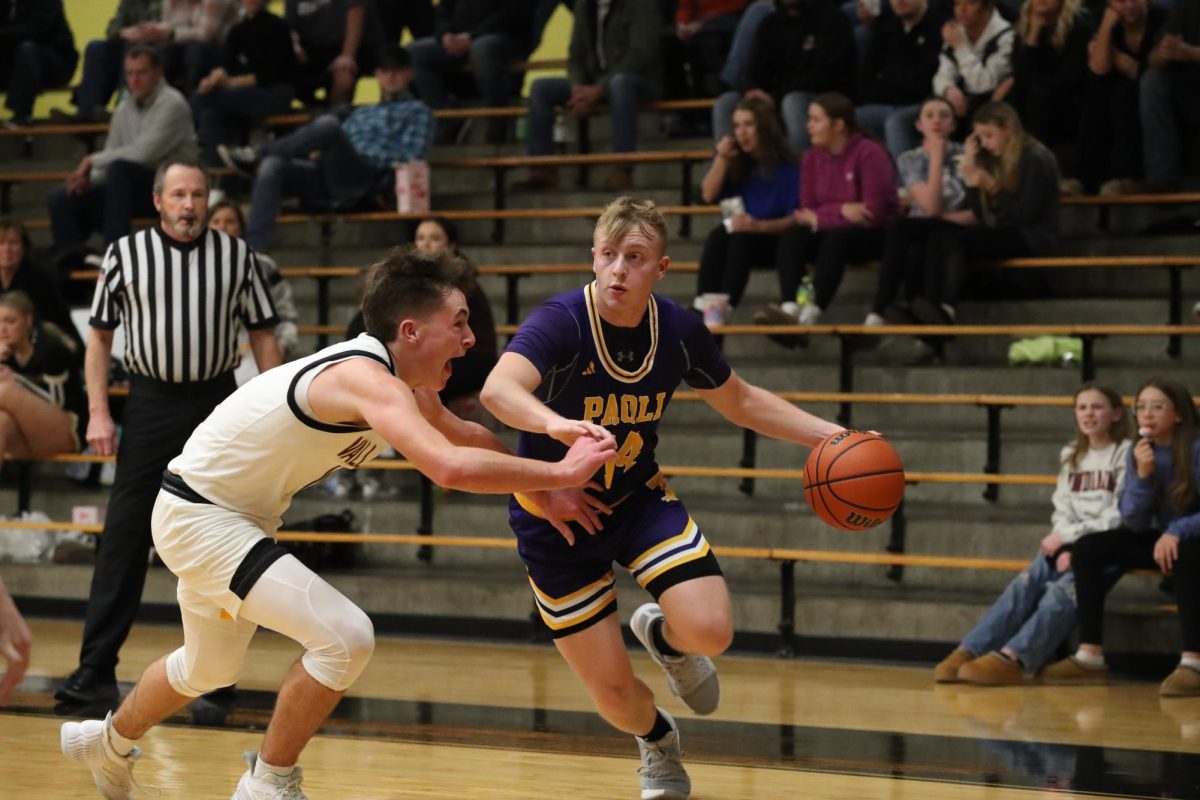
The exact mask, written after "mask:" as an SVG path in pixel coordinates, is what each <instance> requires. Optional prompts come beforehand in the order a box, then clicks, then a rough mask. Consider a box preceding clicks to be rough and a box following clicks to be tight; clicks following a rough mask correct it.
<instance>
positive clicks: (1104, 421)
mask: <svg viewBox="0 0 1200 800" xmlns="http://www.w3.org/2000/svg"><path fill="white" fill-rule="evenodd" d="M1132 435H1133V431H1132V427H1131V425H1130V423H1129V415H1128V414H1126V413H1125V403H1124V401H1123V400H1122V399H1121V395H1120V394H1119V393H1118V392H1116V391H1114V390H1112V389H1110V388H1108V387H1107V386H1097V385H1095V384H1092V383H1086V384H1084V385H1083V386H1082V387H1080V388H1079V389H1078V390H1076V392H1075V441H1074V442H1072V443H1071V444H1069V445H1067V446H1066V447H1064V448H1063V449H1062V452H1061V453H1060V454H1059V459H1058V461H1059V470H1058V483H1057V486H1056V487H1055V490H1054V498H1053V503H1054V513H1053V514H1051V516H1050V526H1051V527H1050V532H1049V533H1047V534H1046V535H1045V536H1044V537H1043V538H1042V541H1041V544H1040V545H1039V552H1038V554H1037V555H1036V556H1034V559H1033V563H1032V564H1030V565H1029V566H1028V567H1027V568H1026V569H1025V570H1024V571H1023V572H1022V573H1021V574H1020V575H1017V576H1016V577H1015V578H1013V579H1012V581H1011V582H1009V584H1008V587H1007V588H1005V590H1004V593H1003V594H1001V595H1000V597H999V599H997V600H996V602H995V603H993V604H992V606H991V607H990V608H989V609H988V610H987V611H986V612H984V615H983V616H982V617H981V618H980V619H979V621H978V622H977V623H975V627H973V628H972V629H971V631H970V633H968V634H967V635H966V637H965V638H963V640H962V643H961V644H959V646H958V647H956V648H955V649H954V652H952V653H951V654H950V655H949V656H947V657H946V658H944V659H943V660H942V662H941V663H940V664H938V665H937V667H936V668H935V669H934V671H933V678H934V680H935V681H937V682H938V683H955V682H958V681H962V682H964V683H972V684H975V685H977V686H1019V685H1020V684H1022V683H1024V679H1025V676H1024V673H1025V671H1026V670H1028V671H1030V672H1037V671H1038V670H1039V669H1041V667H1042V665H1043V664H1046V663H1048V662H1049V661H1050V659H1051V658H1053V657H1054V651H1055V650H1056V649H1057V648H1058V646H1059V645H1060V644H1062V642H1063V641H1064V640H1065V639H1066V638H1067V635H1068V634H1069V633H1070V632H1071V629H1072V628H1074V627H1075V616H1076V614H1075V576H1074V574H1073V573H1072V572H1071V559H1072V556H1071V552H1072V551H1073V550H1074V549H1075V548H1076V547H1077V546H1078V545H1079V544H1080V543H1081V542H1083V541H1084V540H1086V539H1087V538H1089V537H1091V536H1093V535H1102V533H1101V532H1103V531H1111V530H1113V529H1115V528H1118V527H1119V526H1120V524H1121V512H1120V510H1119V509H1118V507H1117V505H1118V501H1119V498H1120V496H1121V492H1122V491H1123V489H1124V487H1125V479H1126V469H1127V461H1128V459H1129V450H1130V445H1131V443H1130V438H1131V436H1132Z"/></svg>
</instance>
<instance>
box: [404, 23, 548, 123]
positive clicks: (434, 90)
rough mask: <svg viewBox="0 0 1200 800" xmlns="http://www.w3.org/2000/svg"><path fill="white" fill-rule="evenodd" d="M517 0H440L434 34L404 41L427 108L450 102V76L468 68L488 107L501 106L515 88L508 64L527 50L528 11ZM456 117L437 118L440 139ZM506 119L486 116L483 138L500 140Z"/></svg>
mask: <svg viewBox="0 0 1200 800" xmlns="http://www.w3.org/2000/svg"><path fill="white" fill-rule="evenodd" d="M524 5H525V4H524V3H523V2H520V0H500V2H496V0H442V2H441V3H440V4H439V5H438V7H437V12H436V18H435V27H434V35H433V36H430V37H426V38H423V39H417V40H416V41H414V42H412V43H410V44H409V45H408V52H409V55H411V56H412V60H413V67H414V68H415V69H416V75H415V77H414V78H413V83H414V85H415V86H416V89H417V93H418V94H419V95H420V96H421V99H422V100H423V101H424V102H426V103H428V104H429V106H430V107H431V108H434V109H438V108H446V107H448V106H450V105H451V104H452V97H451V95H452V94H453V91H452V89H451V87H452V86H453V85H454V84H455V83H456V81H454V79H455V78H457V77H461V76H462V71H463V67H464V66H465V65H467V64H469V65H470V67H471V77H472V79H473V81H474V83H475V87H476V89H477V90H478V92H479V95H480V97H481V98H482V99H483V104H484V105H485V106H487V107H489V108H498V107H501V106H506V105H508V103H509V98H510V97H511V96H512V95H513V91H514V89H516V88H517V87H516V85H515V83H516V81H515V80H514V79H515V78H516V77H517V75H516V73H514V72H513V71H512V65H513V64H514V63H516V62H518V61H520V60H521V59H522V58H523V57H524V56H525V55H526V54H527V53H528V52H529V50H530V43H529V38H530V34H531V23H530V12H529V11H528V10H527V9H525V7H524ZM455 123H458V124H461V121H459V120H442V122H441V124H440V125H439V128H440V130H439V138H440V139H445V138H447V137H449V136H451V135H452V134H453V133H454V131H455V130H456V129H457V127H458V124H455ZM507 130H508V120H507V119H504V118H502V117H496V118H495V119H489V120H488V125H487V141H488V143H489V144H503V143H504V139H505V135H506V133H507Z"/></svg>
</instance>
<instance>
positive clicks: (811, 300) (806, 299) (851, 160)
mask: <svg viewBox="0 0 1200 800" xmlns="http://www.w3.org/2000/svg"><path fill="white" fill-rule="evenodd" d="M808 133H809V135H810V136H811V137H812V144H813V146H812V147H811V148H810V149H809V151H808V152H806V153H805V154H804V159H803V160H802V161H801V162H800V208H799V209H797V210H796V211H795V212H793V214H792V217H793V220H794V223H795V224H794V225H793V226H792V227H790V228H788V230H787V231H785V232H784V234H783V237H782V239H781V240H780V242H779V251H778V256H777V259H776V266H777V269H778V270H779V297H780V303H779V304H778V305H769V306H767V307H766V308H764V309H762V310H760V311H759V312H758V313H756V314H755V315H754V321H755V322H756V323H758V324H766V325H795V324H797V323H799V324H801V325H815V324H816V323H817V322H818V321H819V320H820V318H821V314H822V313H823V312H824V311H825V310H826V309H828V308H829V305H830V303H832V302H833V297H834V295H835V294H836V293H837V290H838V286H839V285H840V284H841V282H842V274H843V273H844V272H845V268H846V264H848V263H853V262H858V261H868V260H871V259H875V258H878V257H879V254H880V252H881V251H882V249H883V239H884V230H885V228H886V226H887V225H888V224H889V223H890V222H891V221H892V220H894V219H896V217H898V216H899V215H900V205H899V202H898V201H897V196H896V168H895V166H894V165H893V163H892V157H891V156H890V155H888V152H887V150H886V149H884V147H883V145H881V144H879V143H878V142H876V141H875V140H874V139H871V138H869V137H868V136H866V135H864V134H863V133H862V132H861V131H860V130H859V129H858V126H857V125H856V124H855V121H854V103H853V102H852V101H851V100H850V98H848V97H846V96H845V95H842V94H822V95H817V97H815V98H814V99H813V101H812V104H811V105H810V106H809V110H808ZM810 262H811V263H813V265H814V274H813V276H812V279H811V281H810V280H809V279H808V275H807V269H808V264H809V263H810Z"/></svg>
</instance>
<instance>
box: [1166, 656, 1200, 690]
mask: <svg viewBox="0 0 1200 800" xmlns="http://www.w3.org/2000/svg"><path fill="white" fill-rule="evenodd" d="M1158 693H1159V694H1160V695H1162V696H1163V697H1200V672H1197V671H1196V670H1194V669H1192V668H1191V667H1185V666H1184V665H1182V664H1180V665H1179V666H1178V667H1176V668H1175V671H1174V672H1172V673H1171V674H1170V675H1168V676H1167V679H1166V680H1165V681H1163V682H1162V685H1161V686H1159V687H1158Z"/></svg>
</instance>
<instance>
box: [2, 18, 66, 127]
mask: <svg viewBox="0 0 1200 800" xmlns="http://www.w3.org/2000/svg"><path fill="white" fill-rule="evenodd" d="M0 10H3V14H0V89H3V90H4V91H5V92H7V93H8V95H7V97H6V98H5V100H4V105H5V106H6V107H7V108H8V110H9V111H11V112H12V118H11V119H9V120H6V121H5V123H4V125H5V127H14V126H22V125H27V124H28V123H29V119H30V117H32V116H33V101H34V100H36V99H37V96H38V95H39V94H41V93H42V92H43V91H44V90H46V89H48V88H49V87H51V86H57V85H59V84H65V83H66V82H67V81H69V80H70V79H71V75H73V74H74V72H75V64H76V63H77V62H78V61H79V51H78V50H76V49H75V36H74V34H72V33H71V26H70V25H69V24H67V17H66V14H65V13H64V12H63V4H62V0H6V2H4V3H3V4H0Z"/></svg>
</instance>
